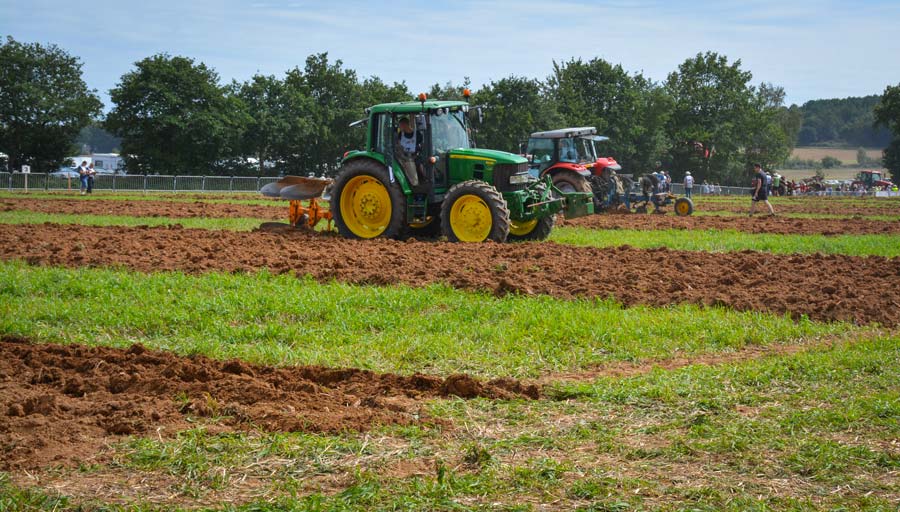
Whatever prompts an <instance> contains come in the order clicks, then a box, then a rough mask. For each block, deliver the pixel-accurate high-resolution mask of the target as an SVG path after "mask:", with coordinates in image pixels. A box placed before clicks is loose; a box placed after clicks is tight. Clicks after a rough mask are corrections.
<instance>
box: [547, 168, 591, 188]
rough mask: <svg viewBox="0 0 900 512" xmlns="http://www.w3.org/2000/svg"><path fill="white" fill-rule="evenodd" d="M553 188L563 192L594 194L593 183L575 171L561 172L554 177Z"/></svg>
mask: <svg viewBox="0 0 900 512" xmlns="http://www.w3.org/2000/svg"><path fill="white" fill-rule="evenodd" d="M553 186H554V187H556V188H558V189H559V190H560V191H561V192H566V193H571V192H592V191H593V190H592V189H591V183H590V182H589V181H588V180H587V178H585V177H584V176H582V175H580V174H578V173H577V172H575V171H559V172H557V173H555V174H554V175H553Z"/></svg>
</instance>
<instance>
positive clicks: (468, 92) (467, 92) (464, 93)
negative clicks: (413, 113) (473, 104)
mask: <svg viewBox="0 0 900 512" xmlns="http://www.w3.org/2000/svg"><path fill="white" fill-rule="evenodd" d="M471 95H472V91H470V90H469V88H468V87H467V88H465V89H463V98H465V99H466V101H469V96H471Z"/></svg>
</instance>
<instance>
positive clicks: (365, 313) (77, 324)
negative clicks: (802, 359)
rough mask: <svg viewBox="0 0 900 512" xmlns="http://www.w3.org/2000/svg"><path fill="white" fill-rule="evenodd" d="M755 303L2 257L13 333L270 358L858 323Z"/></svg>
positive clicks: (488, 371) (516, 353)
mask: <svg viewBox="0 0 900 512" xmlns="http://www.w3.org/2000/svg"><path fill="white" fill-rule="evenodd" d="M853 329H854V328H853V327H851V326H849V325H846V324H819V323H815V322H810V321H805V320H804V321H800V322H794V321H792V320H791V319H790V318H788V317H781V316H775V315H769V314H763V313H756V312H734V311H730V310H727V309H724V308H715V307H712V308H706V307H699V306H693V305H673V306H670V307H666V308H652V307H631V308H627V309H626V308H623V307H622V306H621V305H619V304H618V303H616V302H614V301H612V300H575V301H566V300H560V299H553V298H549V297H534V298H529V297H507V298H497V297H494V296H493V295H487V294H481V293H471V292H462V291H458V290H454V289H452V288H449V287H443V286H429V287H427V288H408V287H403V286H398V287H375V286H355V285H347V284H341V283H328V284H320V283H317V282H314V281H313V280H311V279H305V278H296V277H293V276H290V275H270V274H267V273H265V272H263V273H256V274H249V275H248V274H204V275H201V276H187V275H183V274H180V273H159V274H152V275H146V274H140V273H133V272H126V271H116V270H103V269H92V268H81V269H74V270H73V269H61V268H46V267H30V266H27V265H25V264H22V263H11V262H4V263H2V264H0V333H4V334H17V335H23V336H28V337H34V338H36V339H39V340H54V341H62V342H78V343H87V344H101V345H114V346H125V345H128V344H130V343H134V342H141V343H144V344H146V345H148V346H150V347H153V348H158V349H166V350H172V351H174V352H177V353H179V354H204V355H208V356H210V357H216V358H230V357H240V358H244V359H247V360H249V361H253V362H259V363H268V364H322V365H327V366H353V367H362V368H369V369H373V370H381V371H393V372H401V373H413V372H415V371H424V372H432V373H439V374H449V373H454V372H459V371H464V372H469V373H473V374H477V375H482V376H535V375H538V374H540V373H542V372H546V371H562V370H576V369H580V368H585V367H589V366H591V365H595V364H599V363H603V362H607V361H637V360H642V359H648V358H651V359H657V358H665V357H670V356H672V355H675V354H678V355H683V354H691V353H702V352H707V351H713V352H714V351H733V350H735V349H740V348H742V347H745V346H747V345H768V344H777V343H796V342H799V341H802V340H808V339H811V338H818V337H823V336H834V335H838V334H841V333H845V332H847V331H848V330H850V331H853Z"/></svg>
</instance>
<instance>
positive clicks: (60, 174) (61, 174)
mask: <svg viewBox="0 0 900 512" xmlns="http://www.w3.org/2000/svg"><path fill="white" fill-rule="evenodd" d="M50 176H51V177H53V178H60V179H78V178H79V177H80V176H81V175H80V174H78V171H76V170H75V169H73V168H71V167H62V168H60V169H59V170H57V171H54V172H51V173H50Z"/></svg>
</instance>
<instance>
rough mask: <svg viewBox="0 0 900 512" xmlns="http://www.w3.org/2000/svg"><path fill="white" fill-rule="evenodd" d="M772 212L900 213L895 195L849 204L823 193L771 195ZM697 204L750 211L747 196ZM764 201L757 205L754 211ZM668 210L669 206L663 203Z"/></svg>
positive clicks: (710, 207) (763, 206)
mask: <svg viewBox="0 0 900 512" xmlns="http://www.w3.org/2000/svg"><path fill="white" fill-rule="evenodd" d="M770 202H772V206H773V207H774V208H775V213H814V214H831V215H860V216H868V215H900V201H897V200H896V199H856V200H854V201H853V202H850V203H849V204H848V200H847V199H829V198H825V197H817V198H814V199H813V198H802V199H793V198H789V197H785V198H772V201H770ZM696 207H697V208H699V209H702V210H703V211H708V212H716V211H719V212H736V213H744V214H746V213H747V212H748V211H750V196H749V195H748V196H747V202H746V204H735V203H720V202H714V201H703V200H702V199H700V200H699V201H698V202H697V203H696ZM760 207H762V208H765V207H766V205H764V204H760V205H757V207H756V211H757V212H759V211H760ZM666 209H667V210H671V207H666Z"/></svg>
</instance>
